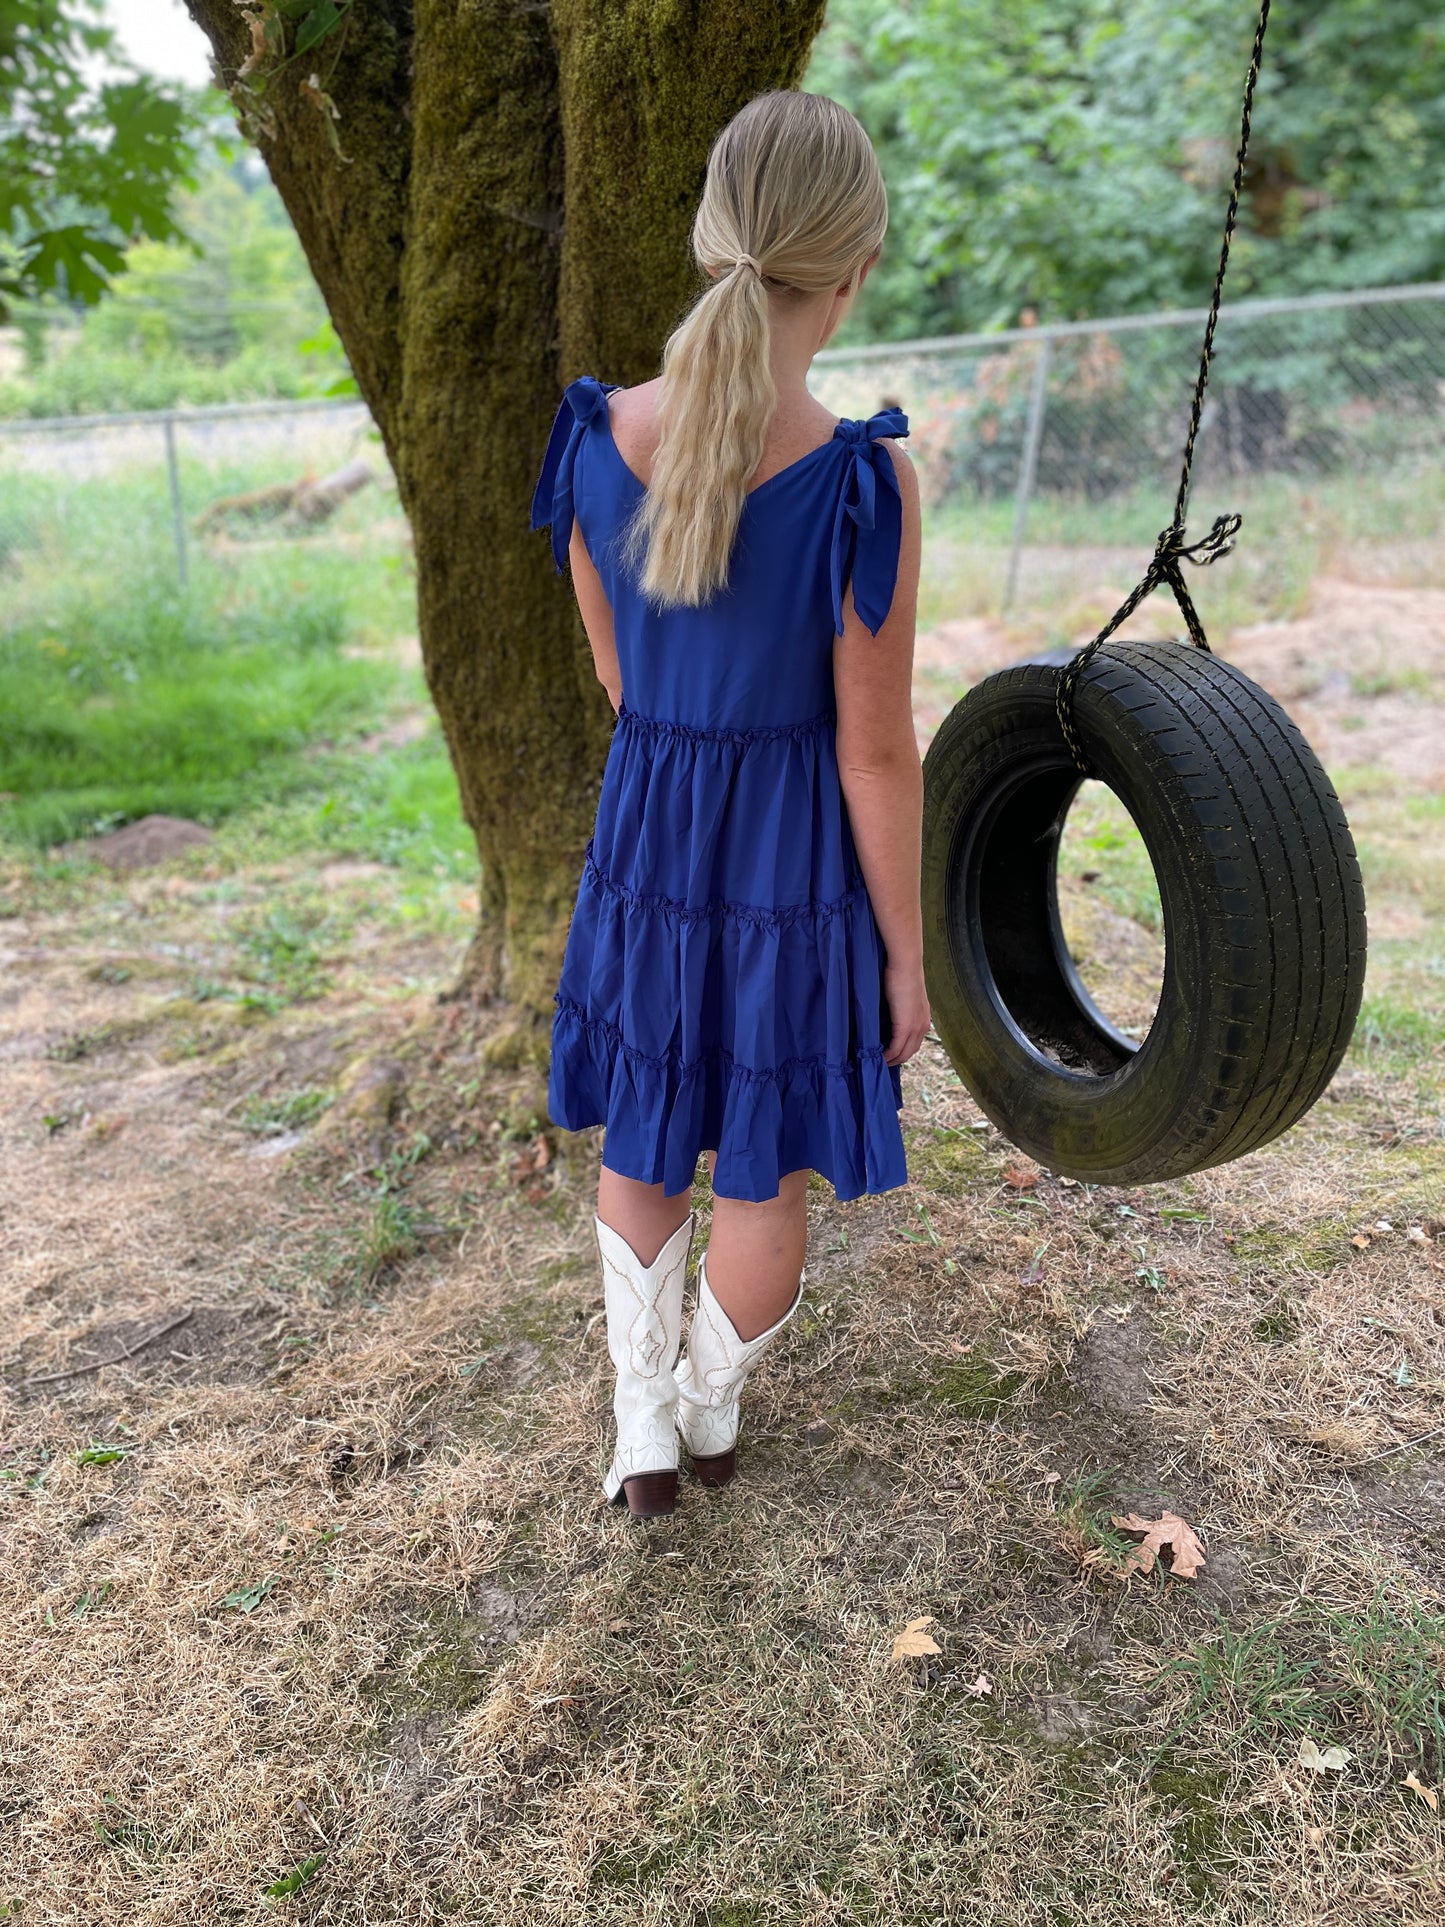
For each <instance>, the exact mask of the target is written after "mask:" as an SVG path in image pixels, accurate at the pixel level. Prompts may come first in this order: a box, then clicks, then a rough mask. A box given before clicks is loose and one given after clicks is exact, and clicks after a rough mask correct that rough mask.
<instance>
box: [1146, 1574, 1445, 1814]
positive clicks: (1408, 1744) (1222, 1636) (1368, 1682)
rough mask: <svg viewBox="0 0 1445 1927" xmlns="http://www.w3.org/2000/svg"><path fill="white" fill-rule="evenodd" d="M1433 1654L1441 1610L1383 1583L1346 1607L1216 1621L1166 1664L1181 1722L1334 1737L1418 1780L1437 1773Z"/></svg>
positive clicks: (1376, 1764) (1437, 1681)
mask: <svg viewBox="0 0 1445 1927" xmlns="http://www.w3.org/2000/svg"><path fill="white" fill-rule="evenodd" d="M1442 1653H1445V1617H1441V1616H1440V1615H1439V1614H1436V1613H1434V1612H1432V1611H1431V1610H1429V1608H1428V1607H1426V1606H1424V1605H1421V1604H1418V1603H1416V1602H1415V1601H1413V1600H1410V1599H1408V1598H1405V1597H1403V1596H1402V1595H1400V1594H1398V1593H1394V1592H1392V1591H1390V1590H1387V1589H1385V1588H1382V1589H1381V1590H1380V1591H1379V1592H1377V1593H1376V1594H1375V1596H1374V1597H1373V1598H1372V1599H1370V1600H1369V1601H1368V1602H1367V1603H1365V1604H1364V1605H1362V1606H1360V1607H1358V1608H1356V1609H1353V1610H1351V1609H1345V1608H1328V1607H1324V1606H1318V1605H1313V1604H1306V1605H1303V1606H1301V1607H1300V1608H1299V1609H1298V1610H1297V1611H1295V1612H1292V1613H1289V1614H1286V1615H1282V1616H1281V1617H1279V1618H1277V1619H1271V1620H1267V1621H1265V1622H1264V1623H1263V1624H1261V1625H1257V1626H1253V1627H1247V1628H1246V1627H1237V1626H1231V1625H1228V1624H1227V1623H1225V1622H1223V1621H1221V1623H1220V1626H1219V1630H1218V1632H1217V1633H1215V1634H1214V1635H1213V1636H1212V1637H1211V1638H1209V1639H1207V1640H1203V1641H1201V1642H1200V1643H1199V1644H1198V1645H1196V1646H1195V1647H1194V1648H1193V1649H1192V1650H1191V1651H1190V1652H1189V1653H1188V1654H1186V1655H1185V1656H1184V1657H1183V1658H1182V1659H1180V1660H1178V1661H1177V1662H1176V1663H1175V1665H1174V1666H1173V1667H1172V1668H1171V1669H1170V1670H1171V1671H1173V1672H1177V1673H1178V1674H1180V1675H1182V1676H1183V1678H1184V1679H1185V1680H1186V1681H1187V1682H1188V1685H1189V1687H1190V1698H1189V1703H1188V1705H1187V1707H1186V1708H1185V1711H1184V1714H1183V1717H1182V1720H1181V1726H1182V1727H1185V1728H1188V1727H1190V1726H1194V1725H1198V1724H1201V1723H1204V1722H1206V1721H1215V1720H1218V1719H1220V1718H1223V1719H1224V1720H1226V1721H1227V1722H1228V1723H1229V1724H1230V1726H1231V1727H1232V1728H1233V1729H1234V1730H1235V1731H1236V1732H1238V1733H1240V1734H1242V1735H1246V1736H1249V1737H1252V1738H1255V1739H1257V1740H1259V1741H1261V1742H1262V1743H1267V1744H1279V1743H1280V1742H1284V1743H1286V1744H1290V1743H1293V1744H1294V1745H1297V1744H1298V1742H1299V1741H1300V1740H1301V1739H1303V1738H1305V1737H1306V1736H1308V1737H1310V1738H1312V1739H1313V1740H1314V1741H1315V1742H1316V1744H1317V1745H1319V1746H1321V1747H1324V1746H1326V1745H1330V1744H1335V1743H1343V1744H1344V1745H1346V1746H1348V1747H1349V1748H1350V1749H1351V1750H1352V1752H1353V1753H1354V1754H1355V1755H1356V1756H1357V1757H1358V1758H1359V1760H1360V1761H1361V1763H1362V1764H1363V1765H1365V1766H1366V1767H1369V1768H1371V1769H1374V1770H1389V1771H1390V1772H1392V1773H1393V1774H1394V1775H1395V1777H1396V1778H1399V1777H1400V1776H1401V1775H1402V1774H1403V1773H1404V1772H1405V1771H1406V1770H1409V1769H1413V1770H1414V1771H1415V1772H1417V1773H1418V1774H1419V1775H1420V1777H1421V1778H1422V1779H1423V1780H1425V1781H1426V1783H1427V1784H1428V1783H1429V1782H1430V1781H1431V1780H1433V1779H1437V1778H1438V1777H1439V1776H1440V1773H1441V1772H1442V1770H1445V1671H1442V1668H1441V1655H1442Z"/></svg>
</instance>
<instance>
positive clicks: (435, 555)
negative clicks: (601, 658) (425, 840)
mask: <svg viewBox="0 0 1445 1927" xmlns="http://www.w3.org/2000/svg"><path fill="white" fill-rule="evenodd" d="M187 5H188V7H189V9H190V12H191V14H192V15H193V17H194V18H195V19H196V21H197V22H198V23H199V24H200V26H201V27H202V28H203V29H204V30H205V32H206V34H207V36H208V37H209V39H210V41H211V44H212V48H213V50H214V52H215V55H216V61H217V67H218V72H219V76H220V79H221V81H222V83H223V84H225V85H227V86H228V87H234V83H235V81H236V76H237V73H238V70H239V68H240V67H241V65H242V63H243V61H244V60H245V59H246V57H247V55H248V53H249V51H250V47H251V39H250V34H249V32H248V30H247V27H246V24H245V21H244V19H243V18H242V16H241V15H240V14H239V13H238V12H237V10H236V5H235V0H187ZM257 5H258V7H259V8H260V9H262V10H263V11H272V10H273V5H274V0H257ZM823 8H824V0H727V4H723V0H551V4H550V5H548V4H546V0H414V3H413V0H354V4H353V6H352V8H351V10H350V14H349V16H348V18H347V20H346V23H345V25H344V28H343V29H341V30H339V31H337V32H336V33H333V35H332V36H331V37H330V38H329V39H328V40H326V41H323V42H322V43H321V45H320V46H319V47H317V48H315V49H314V50H313V51H311V52H309V53H307V54H305V55H303V56H302V57H301V58H300V59H299V60H296V61H294V62H291V63H290V64H289V65H287V66H285V67H284V69H281V70H279V71H276V72H274V73H273V74H271V75H269V76H268V77H267V78H266V80H265V91H264V102H265V109H266V123H267V124H266V125H265V126H264V127H263V128H262V130H261V131H260V133H259V135H258V145H259V147H260V150H261V152H262V155H263V156H264V159H265V161H266V165H267V167H268V168H269V170H270V173H271V176H272V179H273V180H274V181H275V183H276V186H277V188H278V190H279V192H280V194H281V197H282V200H283V201H284V202H285V204H286V207H287V209H288V211H289V213H290V215H291V218H292V220H293V222H294V223H295V226H296V231H297V233H298V235H299V237H300V240H301V244H302V246H303V248H304V249H305V251H306V255H307V258H308V260H309V261H310V264H311V268H312V271H313V272H314V274H315V276H316V279H317V282H318V283H319V285H320V288H321V292H322V295H323V297H324V298H325V300H326V304H327V306H328V308H329V310H330V313H331V316H332V319H333V321H334V323H335V326H336V330H337V333H338V335H339V336H340V338H341V341H342V343H343V345H344V347H345V349H346V352H347V355H348V357H349V359H350V362H351V366H352V368H353V370H354V371H355V374H356V379H357V381H358V383H359V385H360V387H361V390H362V393H363V395H364V396H365V399H366V401H367V404H368V406H369V407H370V410H371V413H372V415H373V416H374V418H375V420H376V423H377V425H378V427H379V429H380V431H381V434H382V437H383V440H384V442H385V444H386V448H387V452H388V455H389V457H390V460H391V463H392V467H393V469H394V471H395V474H396V477H397V481H398V484H399V487H400V490H401V495H402V500H403V504H404V506H405V508H406V511H407V515H408V517H409V519H410V523H411V528H412V533H413V537H414V540H415V545H416V565H417V588H418V603H419V617H420V630H421V645H422V656H423V660H424V663H425V667H426V676H427V682H428V685H429V687H430V690H431V694H432V697H433V699H434V701H435V703H436V706H437V711H438V714H439V716H440V718H441V722H442V727H443V729H444V731H445V733H446V740H447V744H448V747H449V749H450V752H451V757H452V762H453V765H454V768H455V770H456V776H457V782H458V786H459V788H460V792H461V798H462V805H463V808H464V810H465V812H466V817H467V821H468V822H469V823H470V825H471V827H472V830H473V832H474V834H475V836H476V839H477V847H478V851H479V854H480V858H481V878H482V889H481V899H482V909H481V916H480V920H479V924H478V929H477V934H476V938H475V941H474V943H473V945H472V948H471V951H470V954H469V958H468V963H467V968H466V972H465V976H464V987H465V988H466V989H467V990H468V991H469V992H470V993H471V994H473V995H475V996H478V997H481V998H506V999H508V1000H510V1001H511V1002H512V1004H513V1005H514V1006H515V1007H516V1010H517V1016H518V1020H519V1021H518V1029H519V1031H520V1032H521V1033H522V1034H523V1035H524V1036H526V1035H530V1036H532V1037H533V1038H534V1039H535V1040H536V1041H537V1043H538V1044H539V1045H541V1044H542V1042H543V1040H544V1036H545V1027H546V1024H547V1021H548V1019H549V1018H550V1012H551V1000H552V992H553V990H554V989H555V987H556V981H557V974H558V971H559V968H560V964H561V955H562V946H563V942H564V940H565V936H566V927H567V919H568V916H569V914H570V911H571V907H572V901H573V896H574V892H575V889H576V882H577V876H578V874H579V871H580V867H581V860H582V851H583V847H584V845H585V843H586V839H587V836H588V833H589V831H590V829H591V826H592V820H593V816H594V814H595V810H596V804H597V794H598V787H599V783H600V777H601V770H602V765H603V762H604V759H605V756H606V751H607V744H608V741H609V738H610V735H611V729H612V720H613V719H612V711H611V708H610V706H609V704H608V702H607V698H606V695H605V693H604V692H603V690H602V688H601V685H600V684H599V683H598V682H597V680H596V677H595V674H594V672H593V668H592V659H591V653H590V651H589V649H588V646H587V640H586V636H585V634H584V632H583V630H582V627H581V624H580V621H579V620H578V617H577V614H576V606H575V603H574V600H573V598H572V596H571V594H570V592H569V591H568V589H567V588H566V586H565V583H564V582H559V581H558V579H557V578H556V576H555V574H554V573H553V567H552V562H551V557H550V552H549V549H548V545H547V541H546V538H545V537H544V536H543V535H540V534H535V533H533V532H532V531H531V530H530V529H529V528H528V510H529V506H530V500H531V493H532V488H533V485H534V483H535V480H536V476H537V472H538V470H539V468H540V466H541V461H542V454H543V450H544V448H545V446H546V438H547V434H548V431H549V429H550V427H551V422H552V417H553V413H554V411H555V409H556V407H557V404H558V401H559V399H560V394H561V389H562V386H563V385H564V383H565V382H567V381H569V380H571V379H572V378H573V377H574V376H576V375H579V374H588V373H592V374H597V375H599V376H601V377H602V378H603V379H604V380H609V381H617V382H621V383H623V384H630V383H633V382H637V381H644V380H647V379H648V378H649V377H650V376H652V375H653V374H655V373H656V372H657V368H658V364H659V357H660V354H661V349H662V344H663V341H664V340H665V338H666V336H667V334H668V332H669V330H670V329H671V328H672V327H673V325H674V324H675V322H676V321H677V319H678V317H679V315H680V314H681V313H682V311H683V309H684V308H685V307H686V305H687V303H688V302H689V301H690V300H691V298H692V296H693V294H694V293H695V292H696V289H697V286H698V285H699V284H698V278H697V273H696V269H695V268H694V266H693V264H692V261H691V256H690V254H689V251H688V246H687V239H688V231H689V228H690V224H691V219H692V213H693V210H694V208H695V206H696V201H697V196H698V194H699V192H700V190H701V186H702V178H703V172H704V169H705V165H706V159H707V150H708V147H709V144H710V143H711V141H712V138H713V136H714V134H715V133H716V132H717V130H718V128H719V127H721V126H722V125H723V123H724V122H725V121H726V120H728V119H729V118H730V117H731V116H732V115H733V114H734V113H735V112H736V111H737V109H738V108H739V107H741V106H742V105H743V104H744V102H746V101H747V100H749V99H751V98H752V96H753V95H754V94H757V93H760V92H762V91H763V90H765V89H767V88H770V87H788V86H794V85H796V84H797V82H798V80H799V78H800V77H801V75H802V72H803V68H804V66H805V64H806V61H807V57H808V50H809V47H810V45H811V42H812V39H813V37H814V35H815V34H816V32H817V30H818V28H819V26H820V25H821V22H822V16H823ZM295 31H296V29H295V27H294V25H288V26H287V27H286V29H285V35H286V39H285V46H286V48H287V49H288V51H289V50H290V48H291V47H292V45H293V43H294V35H295ZM271 64H272V65H273V66H275V65H276V61H275V58H274V56H273V57H272V61H271ZM263 65H264V63H263ZM313 73H317V74H318V75H319V78H320V86H321V88H322V89H323V90H324V93H325V95H326V96H328V97H329V99H330V101H332V102H334V104H335V109H336V117H335V119H334V121H333V126H334V129H335V132H336V134H337V136H338V137H339V141H340V146H341V150H342V155H343V156H344V157H345V158H338V156H337V155H336V153H335V152H334V151H333V148H332V144H331V140H330V137H329V135H328V131H327V127H326V119H325V113H324V107H323V106H322V105H321V104H320V103H319V102H318V99H317V97H316V94H315V92H314V91H313V90H312V89H310V88H308V86H307V81H308V79H309V77H310V76H311V75H312V74H313ZM253 79H254V76H253ZM237 97H238V96H237V95H236V94H235V93H234V92H233V99H234V98H237Z"/></svg>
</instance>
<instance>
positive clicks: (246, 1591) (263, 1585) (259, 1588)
mask: <svg viewBox="0 0 1445 1927" xmlns="http://www.w3.org/2000/svg"><path fill="white" fill-rule="evenodd" d="M279 1577H280V1574H279V1573H274V1572H272V1573H268V1574H267V1575H266V1577H265V1578H264V1579H253V1580H252V1581H251V1583H250V1584H249V1585H247V1586H238V1587H237V1588H236V1590H235V1591H234V1592H228V1593H227V1594H226V1596H225V1598H224V1599H223V1600H222V1601H221V1604H222V1605H223V1606H234V1607H235V1608H236V1610H237V1612H243V1613H253V1612H255V1610H256V1608H257V1607H258V1606H259V1605H260V1604H261V1601H262V1600H263V1599H265V1598H266V1597H267V1596H268V1594H269V1593H270V1592H271V1590H272V1588H273V1587H274V1586H275V1584H276V1581H277V1579H278V1578H279Z"/></svg>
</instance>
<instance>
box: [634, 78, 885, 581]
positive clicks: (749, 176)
mask: <svg viewBox="0 0 1445 1927" xmlns="http://www.w3.org/2000/svg"><path fill="white" fill-rule="evenodd" d="M887 225H888V196H887V192H886V190H885V188H884V185H883V176H882V173H881V171H880V169H879V166H878V160H877V156H876V155H875V154H874V152H873V148H872V145H871V143H870V142H869V139H868V136H867V134H866V133H865V132H864V130H863V128H862V126H861V125H860V124H859V122H858V121H857V120H856V119H855V118H854V117H853V115H852V114H850V113H849V112H848V110H847V108H845V107H841V106H839V104H838V103H837V101H834V100H830V99H828V98H827V96H826V95H823V94H803V93H795V92H791V91H783V90H778V91H776V92H772V93H766V94H759V95H758V96H757V97H756V98H755V99H754V100H751V101H749V102H748V104H747V106H746V107H744V108H743V109H742V110H741V112H740V113H738V114H735V115H734V116H733V118H732V120H730V121H729V122H728V124H727V126H726V127H724V128H723V129H722V131H721V133H720V134H719V135H718V136H717V139H716V140H715V141H714V142H713V145H712V149H711V152H710V153H709V155H708V166H707V178H706V182H705V184H704V187H703V193H702V199H701V202H700V203H699V205H698V210H697V215H696V217H695V219H694V221H693V229H692V245H693V252H694V254H695V256H696V258H697V261H698V263H699V265H700V266H701V267H702V268H704V269H705V270H707V271H709V272H710V273H711V275H712V276H713V277H714V278H713V280H712V283H711V285H710V286H709V287H707V288H706V289H705V290H704V291H703V293H702V294H701V295H700V296H699V297H698V299H697V301H696V302H695V303H694V304H693V306H692V307H691V308H690V309H689V311H688V313H687V314H686V315H685V316H684V318H683V320H682V322H681V323H680V324H679V326H678V327H677V328H676V329H674V331H673V333H672V334H671V335H670V336H669V337H668V341H667V345H666V347H665V348H664V350H663V356H662V379H661V384H660V388H659V394H658V403H657V424H658V429H659V435H660V439H659V442H658V446H657V451H656V453H655V454H654V456H653V460H652V474H651V480H650V481H649V483H648V486H647V489H646V491H645V492H644V493H643V495H642V497H641V498H640V500H639V502H638V505H637V510H636V513H635V514H634V516H633V518H632V520H631V522H630V523H629V525H628V527H627V529H626V531H625V533H624V538H623V547H622V555H623V559H624V560H625V561H626V562H627V563H628V564H629V565H630V566H631V567H632V568H633V569H634V570H635V571H637V572H638V575H639V579H640V582H641V587H642V590H643V593H644V595H645V596H646V597H647V599H648V600H650V601H651V602H653V603H654V604H655V605H657V606H658V607H661V608H668V607H687V608H696V607H697V606H699V605H700V604H702V603H704V602H707V601H709V600H710V599H711V598H712V596H713V595H714V594H715V593H716V592H717V591H718V590H720V589H722V588H725V587H726V585H727V580H728V570H729V563H730V560H731V556H732V550H733V545H734V542H735V540H736V537H737V529H738V523H739V521H740V519H741V517H742V512H743V502H744V500H745V498H746V494H747V482H748V479H749V477H750V476H751V475H752V474H753V472H754V470H755V469H756V468H757V466H758V463H759V462H760V461H761V460H762V455H763V448H764V444H765V442H766V439H767V432H768V425H769V423H770V421H771V420H772V415H773V409H774V407H775V406H776V404H777V391H776V389H775V387H774V385H773V376H772V368H771V365H770V353H769V350H770V335H771V324H770V306H769V301H770V295H769V290H770V289H772V290H773V291H774V296H775V298H779V299H782V300H787V299H790V298H794V297H792V296H791V295H790V293H789V291H790V290H796V291H797V292H798V293H800V294H803V295H807V294H818V293H822V292H824V291H825V290H827V289H829V288H833V287H837V286H840V285H841V284H842V283H843V282H845V281H852V282H853V284H854V286H855V287H856V285H857V276H858V274H859V272H860V270H861V267H862V264H863V262H864V261H865V260H867V259H868V257H869V256H870V255H872V254H873V253H874V252H875V251H876V250H877V248H878V247H879V245H880V244H881V242H882V240H883V234H884V230H885V229H886V227H887Z"/></svg>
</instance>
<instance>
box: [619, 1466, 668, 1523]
mask: <svg viewBox="0 0 1445 1927" xmlns="http://www.w3.org/2000/svg"><path fill="white" fill-rule="evenodd" d="M624 1501H625V1503H626V1506H627V1510H628V1511H629V1512H630V1513H631V1514H632V1516H633V1518H634V1519H663V1518H666V1516H667V1514H668V1513H669V1512H675V1511H676V1510H677V1474H676V1473H675V1472H637V1473H634V1474H633V1476H632V1477H631V1478H630V1479H624V1480H623V1481H622V1485H621V1489H620V1490H619V1491H618V1494H617V1497H616V1498H615V1499H614V1500H613V1501H612V1503H613V1505H622V1504H623V1503H624Z"/></svg>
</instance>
